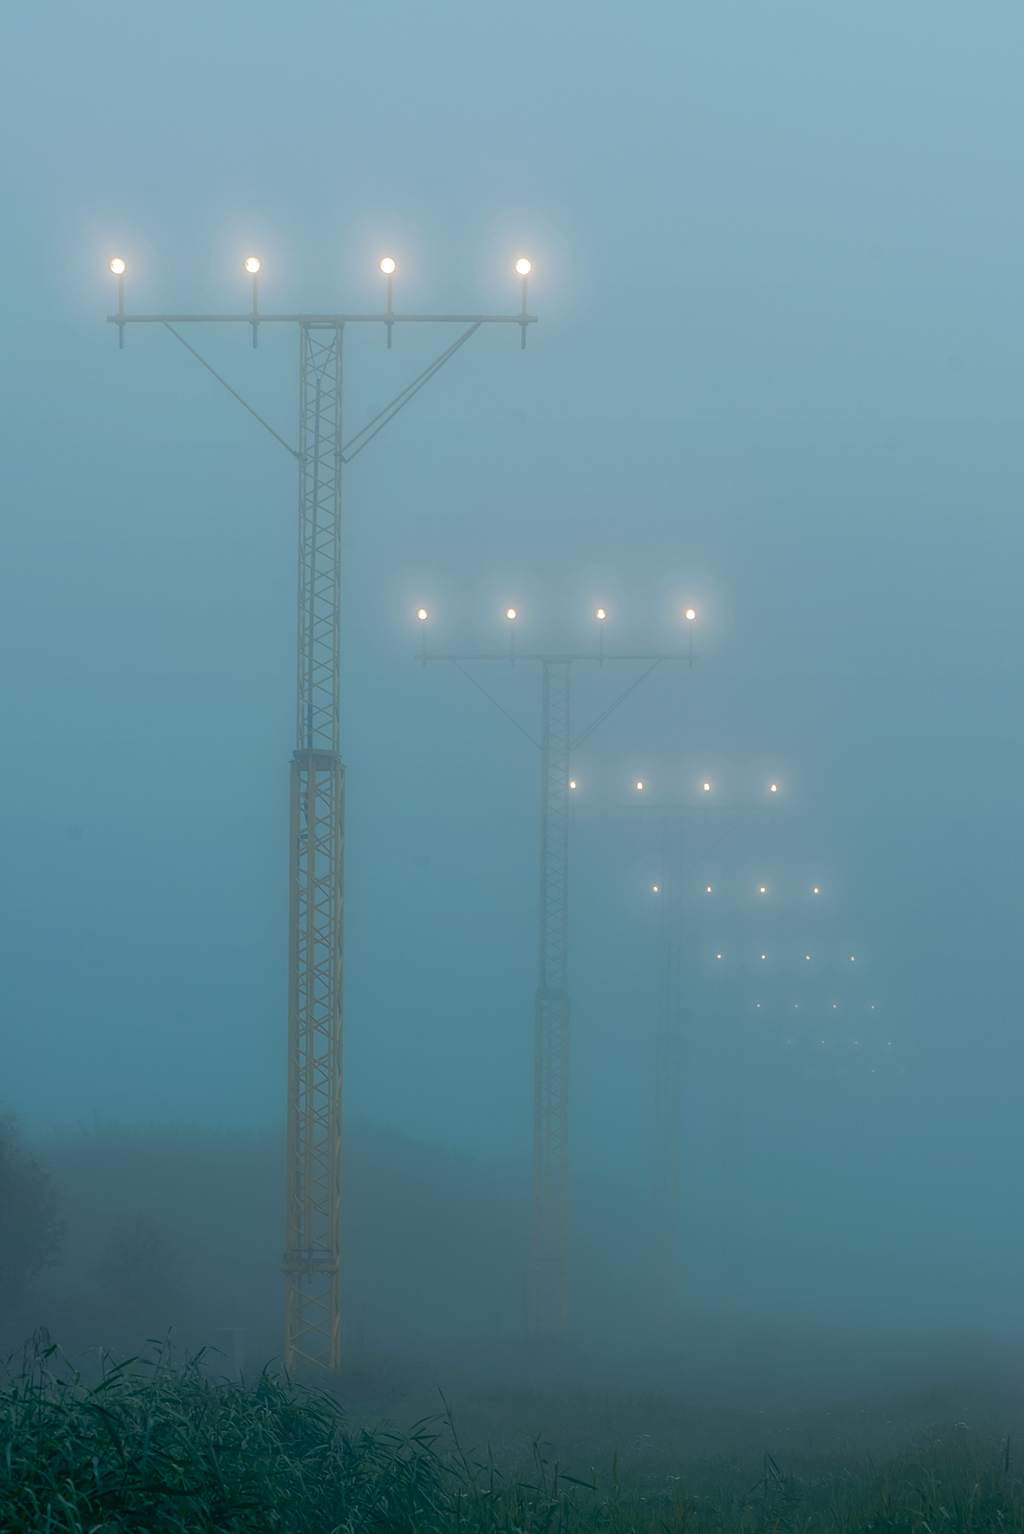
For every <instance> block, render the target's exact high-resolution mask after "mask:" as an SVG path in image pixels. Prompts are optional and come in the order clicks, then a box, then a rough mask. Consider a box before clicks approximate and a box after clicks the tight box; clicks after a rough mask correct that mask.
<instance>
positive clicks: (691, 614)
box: [686, 607, 697, 623]
mask: <svg viewBox="0 0 1024 1534" xmlns="http://www.w3.org/2000/svg"><path fill="white" fill-rule="evenodd" d="M696 616H697V614H696V613H695V612H694V610H693V608H692V607H688V608H687V609H686V619H687V622H688V623H692V622H693V620H694V618H696Z"/></svg>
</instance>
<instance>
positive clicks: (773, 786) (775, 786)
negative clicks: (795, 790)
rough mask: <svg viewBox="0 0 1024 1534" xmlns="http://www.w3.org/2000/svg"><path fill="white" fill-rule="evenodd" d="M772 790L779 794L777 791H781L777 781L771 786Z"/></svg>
mask: <svg viewBox="0 0 1024 1534" xmlns="http://www.w3.org/2000/svg"><path fill="white" fill-rule="evenodd" d="M771 791H772V793H773V794H777V793H778V791H779V786H778V784H777V783H773V784H772V788H771Z"/></svg>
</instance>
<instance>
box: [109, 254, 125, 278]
mask: <svg viewBox="0 0 1024 1534" xmlns="http://www.w3.org/2000/svg"><path fill="white" fill-rule="evenodd" d="M110 270H111V271H112V272H113V274H114V276H115V277H122V276H123V275H124V262H123V261H122V260H121V257H120V256H115V257H114V259H113V261H111V263H110Z"/></svg>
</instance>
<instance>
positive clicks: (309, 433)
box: [108, 274, 537, 1370]
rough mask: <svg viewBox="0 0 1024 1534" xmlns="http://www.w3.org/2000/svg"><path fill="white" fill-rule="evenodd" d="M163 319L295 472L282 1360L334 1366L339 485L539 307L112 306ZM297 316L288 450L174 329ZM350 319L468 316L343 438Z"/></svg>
mask: <svg viewBox="0 0 1024 1534" xmlns="http://www.w3.org/2000/svg"><path fill="white" fill-rule="evenodd" d="M108 321H109V323H110V324H112V325H116V326H117V327H118V337H119V344H120V346H122V347H123V346H124V333H125V327H126V326H127V325H163V326H164V327H165V328H166V329H167V330H169V331H170V332H171V334H172V335H173V336H174V337H175V339H176V340H179V341H180V342H181V343H182V345H183V346H185V347H186V349H187V350H188V351H189V352H191V353H192V355H193V356H194V357H196V359H197V361H199V362H200V363H202V365H203V367H205V368H206V370H207V372H209V373H211V374H212V375H213V377H214V378H216V379H217V381H218V382H219V383H221V384H223V386H224V387H225V388H226V389H227V390H228V392H229V393H230V394H232V395H233V396H234V398H235V399H237V400H238V401H239V403H240V404H241V405H243V406H244V407H245V409H246V410H248V411H249V414H250V415H252V416H254V417H255V419H256V420H257V421H259V423H260V425H261V426H263V427H264V428H265V429H266V430H267V431H268V432H269V433H270V435H271V436H272V437H274V438H275V440H276V441H278V442H279V443H280V444H281V445H282V447H284V448H285V449H286V450H287V451H288V452H289V453H290V454H291V455H292V457H293V458H295V460H296V461H297V463H298V467H299V592H298V646H297V649H298V656H297V660H298V665H297V688H296V746H295V750H294V752H293V753H292V761H291V793H290V817H289V828H290V836H289V842H290V857H289V945H288V946H289V964H288V1132H287V1145H288V1152H287V1155H288V1163H287V1195H286V1231H285V1252H284V1260H283V1263H282V1271H283V1272H284V1275H285V1288H286V1302H285V1367H286V1368H287V1369H289V1370H294V1369H303V1368H306V1367H308V1366H310V1365H313V1366H317V1367H320V1368H326V1369H336V1368H337V1367H338V1366H339V1364H340V1362H341V1118H342V1106H341V1085H342V1016H343V1007H342V981H343V969H344V924H343V917H344V900H345V768H344V765H343V763H342V759H341V706H340V631H341V489H342V466H343V465H344V464H347V463H350V462H351V460H352V459H353V458H354V457H355V456H356V454H357V453H360V452H361V451H362V450H363V448H364V447H366V446H367V445H368V443H369V442H370V441H372V439H373V438H374V437H375V436H376V435H377V433H378V432H380V431H382V430H383V428H384V427H385V426H386V425H387V424H388V422H389V421H391V420H393V419H394V417H395V415H397V414H398V412H399V410H402V409H404V407H405V406H406V405H407V404H408V403H409V402H410V400H412V399H413V398H414V397H415V395H416V394H418V393H419V391H420V389H422V388H423V387H424V386H425V385H426V384H427V383H428V382H429V381H430V379H431V378H433V376H434V374H435V373H436V372H438V370H439V369H440V368H441V367H443V366H444V364H445V363H446V362H447V361H449V360H450V358H451V357H453V356H454V355H455V353H456V352H457V351H458V350H459V349H460V347H462V346H463V345H464V344H465V342H466V341H468V340H469V339H470V337H471V336H473V335H475V334H476V332H477V330H479V329H480V327H481V326H482V325H519V326H520V327H521V334H522V336H523V342H524V345H525V339H526V328H527V326H528V325H533V324H536V322H537V321H536V316H534V315H529V314H527V313H526V312H525V309H524V311H523V313H521V314H512V315H485V314H475V315H458V314H448V315H442V314H417V315H410V314H395V313H394V310H393V307H392V284H391V280H390V277H389V280H388V307H387V310H386V312H385V313H382V314H326V313H325V314H259V313H258V310H257V284H256V276H255V274H254V276H253V309H252V313H251V314H141V315H136V314H126V313H125V309H124V279H123V276H122V277H120V279H119V306H118V312H117V314H113V315H109V316H108ZM180 324H229V325H230V324H242V325H251V326H252V343H253V346H256V344H257V336H258V327H259V326H260V325H273V324H292V325H296V326H297V327H298V332H299V422H298V425H299V446H298V448H294V447H292V446H291V445H290V444H289V443H288V442H287V441H286V440H285V439H284V437H282V436H281V435H280V434H279V433H278V432H276V431H275V430H274V428H273V427H272V426H271V425H270V424H269V422H267V421H265V420H263V418H262V417H261V416H260V415H258V414H257V412H256V411H255V410H253V409H252V407H251V406H250V405H248V404H247V403H246V401H245V400H243V399H242V398H241V396H240V395H239V394H238V393H237V392H236V391H235V390H234V389H233V388H232V387H231V385H230V384H229V383H228V382H227V381H226V380H225V379H223V378H221V376H220V374H219V373H217V372H216V371H215V370H214V369H213V368H212V367H211V366H210V364H209V363H208V362H206V361H205V360H204V359H203V358H202V357H201V356H200V355H199V353H198V352H196V351H195V349H194V348H193V347H192V346H191V345H189V343H188V342H187V341H186V340H185V339H184V337H183V336H181V335H179V333H178V332H177V330H176V329H175V328H174V327H175V325H180ZM350 324H383V325H384V327H385V333H386V337H387V344H388V346H390V345H391V334H392V327H393V326H394V325H402V324H463V325H466V326H468V329H466V330H465V331H464V332H463V334H462V335H461V336H459V337H458V338H457V339H456V341H454V342H453V343H452V345H451V346H449V347H448V349H447V350H446V351H445V352H443V353H442V354H441V356H440V357H438V358H437V359H436V360H435V361H434V362H433V363H431V365H430V367H428V368H427V369H426V370H425V371H424V372H423V373H421V374H420V375H419V377H418V378H416V379H414V380H413V382H412V383H411V384H409V385H408V386H407V387H406V388H405V389H403V390H402V392H401V393H400V394H399V395H397V396H396V397H395V399H394V400H392V401H391V403H390V404H389V405H387V406H386V407H385V408H384V409H383V410H382V411H380V412H379V413H378V414H377V415H376V416H375V417H374V419H373V420H372V421H370V422H368V423H367V425H366V426H364V427H363V428H362V429H361V430H360V431H358V432H356V433H355V434H354V435H353V436H352V437H351V438H350V439H349V440H348V441H345V440H344V435H343V431H342V395H343V389H342V381H343V341H344V334H345V328H346V326H348V325H350Z"/></svg>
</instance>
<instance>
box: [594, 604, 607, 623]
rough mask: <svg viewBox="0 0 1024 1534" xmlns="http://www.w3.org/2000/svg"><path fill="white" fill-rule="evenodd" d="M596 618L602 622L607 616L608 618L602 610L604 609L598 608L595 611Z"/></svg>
mask: <svg viewBox="0 0 1024 1534" xmlns="http://www.w3.org/2000/svg"><path fill="white" fill-rule="evenodd" d="M597 616H598V617H599V618H601V619H602V620H603V619H604V618H606V617H607V616H608V615H607V613H606V612H605V610H604V608H603V607H599V608H598V609H597Z"/></svg>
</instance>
